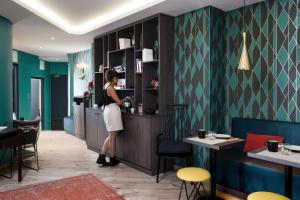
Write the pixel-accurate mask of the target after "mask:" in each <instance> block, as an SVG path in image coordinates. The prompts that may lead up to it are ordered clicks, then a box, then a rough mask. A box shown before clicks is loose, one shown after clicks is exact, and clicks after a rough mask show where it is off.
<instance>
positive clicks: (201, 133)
mask: <svg viewBox="0 0 300 200" xmlns="http://www.w3.org/2000/svg"><path fill="white" fill-rule="evenodd" d="M206 133H207V131H206V130H204V129H199V130H198V137H199V138H202V139H203V138H205V136H206Z"/></svg>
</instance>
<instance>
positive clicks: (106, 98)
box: [103, 85, 116, 106]
mask: <svg viewBox="0 0 300 200" xmlns="http://www.w3.org/2000/svg"><path fill="white" fill-rule="evenodd" d="M109 87H111V86H110V85H109V86H108V87H107V88H106V89H105V91H104V94H103V95H104V98H103V99H104V105H106V106H107V105H109V104H111V103H116V102H115V100H113V98H112V97H111V96H108V95H107V90H108V88H109Z"/></svg>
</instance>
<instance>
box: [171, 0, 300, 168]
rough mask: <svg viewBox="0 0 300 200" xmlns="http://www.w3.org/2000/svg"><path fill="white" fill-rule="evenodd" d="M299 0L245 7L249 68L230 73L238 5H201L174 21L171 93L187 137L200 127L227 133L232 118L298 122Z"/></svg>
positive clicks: (202, 155) (238, 30)
mask: <svg viewBox="0 0 300 200" xmlns="http://www.w3.org/2000/svg"><path fill="white" fill-rule="evenodd" d="M299 1H300V0H266V1H264V2H261V3H257V4H254V5H251V6H247V7H246V10H245V11H246V13H245V29H246V31H247V34H248V36H247V37H248V38H247V44H248V50H249V56H250V59H251V61H252V70H251V71H248V72H243V71H239V72H238V71H237V70H236V68H237V65H238V62H239V56H240V53H241V50H242V27H243V26H242V16H243V15H242V13H243V9H242V8H241V9H236V10H232V11H229V12H222V11H219V10H217V9H215V8H212V7H206V8H203V9H199V10H196V11H192V12H189V13H186V14H184V15H181V16H178V17H176V18H175V76H174V81H175V82H174V84H175V87H174V89H175V90H174V98H175V102H176V103H188V104H189V105H190V108H189V112H188V119H189V121H190V123H191V124H190V126H191V130H192V133H193V134H195V133H196V131H197V129H198V128H205V129H210V130H215V131H219V132H229V133H230V131H231V130H230V129H231V119H232V118H233V117H248V118H257V119H271V120H284V121H293V122H300V63H299V62H300V50H299V49H300V48H299V41H300V33H299V32H300V31H299V24H300V17H299V13H300V12H299V10H300V9H299V7H300V3H299ZM297 41H298V42H297ZM195 151H196V152H195V153H196V155H197V159H196V160H197V161H198V164H199V165H203V164H207V151H206V150H205V149H203V148H196V150H195Z"/></svg>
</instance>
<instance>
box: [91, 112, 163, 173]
mask: <svg viewBox="0 0 300 200" xmlns="http://www.w3.org/2000/svg"><path fill="white" fill-rule="evenodd" d="M122 119H123V126H124V131H122V132H120V133H119V135H118V137H117V157H118V158H119V159H120V160H121V161H122V162H123V163H125V164H127V165H130V166H132V167H134V168H136V169H139V170H141V171H143V172H146V173H147V174H150V175H155V174H156V163H157V158H156V154H155V150H156V136H157V135H158V134H160V133H161V130H162V127H163V116H160V115H138V114H130V113H122ZM107 135H108V133H107V130H106V127H105V124H104V119H103V113H102V110H100V109H99V110H94V109H89V108H87V109H86V142H87V146H88V148H89V149H91V150H93V151H96V152H100V151H101V148H102V145H103V142H104V140H105V138H106V137H107Z"/></svg>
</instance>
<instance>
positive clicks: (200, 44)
mask: <svg viewBox="0 0 300 200" xmlns="http://www.w3.org/2000/svg"><path fill="white" fill-rule="evenodd" d="M225 23H226V21H225V15H224V14H223V11H220V10H218V9H216V8H213V7H206V8H203V9H199V10H195V11H192V12H189V13H187V14H184V15H181V16H178V17H176V18H175V55H176V56H175V62H174V64H175V68H174V69H175V73H174V76H175V77H174V80H175V83H174V89H175V90H174V91H175V95H174V96H175V102H176V103H187V104H189V110H188V116H187V118H188V121H189V122H190V129H191V131H192V132H193V133H195V132H197V130H198V129H199V128H205V129H213V130H223V129H224V128H223V127H224V124H225V122H224V120H225V117H224V116H225V115H224V114H225V107H224V101H225V88H224V89H223V90H220V88H219V85H220V84H222V82H224V79H225V76H224V75H225V67H224V66H225V65H224V59H223V58H224V57H225V55H226V54H225V53H226V51H224V49H225V45H226V42H225V39H226V37H225V36H226V35H223V29H224V27H225ZM210 27H211V28H210ZM212 27H213V28H212ZM212 49H217V51H212ZM196 151H197V152H196V155H197V156H198V159H196V161H198V162H199V163H203V162H204V160H202V159H205V158H206V155H207V150H206V149H203V148H200V147H198V148H196Z"/></svg>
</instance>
